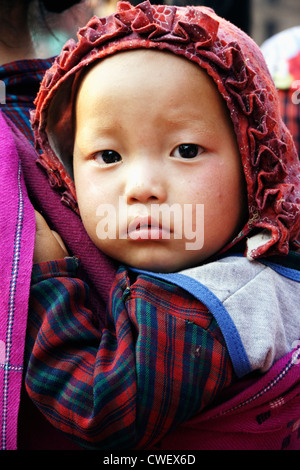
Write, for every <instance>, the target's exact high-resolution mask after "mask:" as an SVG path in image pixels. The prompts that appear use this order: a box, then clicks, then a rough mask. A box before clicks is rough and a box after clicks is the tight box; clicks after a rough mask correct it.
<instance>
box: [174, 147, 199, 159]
mask: <svg viewBox="0 0 300 470" xmlns="http://www.w3.org/2000/svg"><path fill="white" fill-rule="evenodd" d="M203 151H204V149H203V147H201V146H200V145H197V144H181V145H178V147H176V148H175V149H174V150H173V151H172V154H171V156H172V157H177V158H185V159H188V158H196V157H198V156H199V155H201V153H202V152H203Z"/></svg>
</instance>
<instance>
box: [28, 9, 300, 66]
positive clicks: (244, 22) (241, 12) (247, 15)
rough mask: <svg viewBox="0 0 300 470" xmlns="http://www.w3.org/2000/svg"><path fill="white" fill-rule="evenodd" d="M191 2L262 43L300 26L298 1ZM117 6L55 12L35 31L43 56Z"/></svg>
mask: <svg viewBox="0 0 300 470" xmlns="http://www.w3.org/2000/svg"><path fill="white" fill-rule="evenodd" d="M132 3H133V4H138V3H140V2H139V1H132ZM152 3H167V4H172V3H175V4H176V5H185V4H187V2H186V1H185V0H165V1H164V2H163V1H153V0H152ZM188 4H194V5H197V4H198V5H206V6H210V7H212V8H213V9H214V10H215V12H216V13H218V14H219V15H221V16H223V17H224V18H227V19H228V20H230V21H232V22H233V23H234V24H236V25H237V26H239V27H240V28H241V29H243V30H244V31H246V32H247V33H248V34H249V35H250V36H252V37H253V39H254V40H255V41H256V42H257V43H258V44H259V45H261V44H262V43H263V42H264V41H265V40H266V39H268V38H270V37H271V36H273V35H274V34H276V33H278V32H280V31H283V30H285V29H288V28H290V27H292V26H298V25H300V8H299V7H300V2H299V0H203V1H199V0H196V1H194V2H193V1H191V2H188ZM115 5H116V1H115V0H86V1H83V2H82V4H80V5H76V6H74V7H73V8H71V10H69V11H68V12H66V14H63V15H55V14H52V15H51V16H50V18H49V19H48V20H47V24H48V26H49V29H48V28H45V26H41V28H40V29H39V30H37V31H35V33H34V35H35V41H36V43H37V44H38V47H39V50H40V56H41V57H49V56H50V55H55V54H57V53H58V52H59V51H60V49H61V46H62V44H64V43H65V41H66V39H68V38H69V37H71V36H74V35H76V30H77V25H78V24H82V25H84V24H85V23H86V21H87V20H88V18H89V17H91V16H92V15H93V14H96V15H97V16H105V15H107V14H109V13H111V12H113V11H114V10H115ZM33 15H34V12H33ZM75 25H76V26H75Z"/></svg>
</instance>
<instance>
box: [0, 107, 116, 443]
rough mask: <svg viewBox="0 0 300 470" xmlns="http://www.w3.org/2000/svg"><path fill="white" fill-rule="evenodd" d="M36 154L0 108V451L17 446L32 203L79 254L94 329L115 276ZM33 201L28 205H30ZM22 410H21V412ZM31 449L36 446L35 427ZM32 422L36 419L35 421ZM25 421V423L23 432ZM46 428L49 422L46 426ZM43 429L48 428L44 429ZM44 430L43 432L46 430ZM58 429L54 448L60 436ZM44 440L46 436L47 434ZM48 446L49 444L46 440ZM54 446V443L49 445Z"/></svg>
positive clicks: (32, 233)
mask: <svg viewBox="0 0 300 470" xmlns="http://www.w3.org/2000/svg"><path fill="white" fill-rule="evenodd" d="M36 158H37V155H36V152H35V150H34V149H33V147H32V146H31V145H30V144H29V143H28V142H27V140H26V139H25V138H24V137H23V136H22V134H21V133H20V132H19V131H18V130H17V129H16V128H15V127H14V126H13V124H12V123H11V122H10V121H9V120H8V119H7V118H5V117H4V116H3V114H1V112H0V234H1V244H0V253H1V254H0V309H1V310H0V377H1V379H0V380H1V383H0V429H1V432H0V435H1V449H2V450H11V449H16V448H17V433H18V413H19V406H20V396H21V386H22V373H23V355H24V344H25V333H26V324H27V308H28V298H29V289H30V279H31V270H32V255H33V247H34V236H35V217H34V209H33V205H34V207H35V208H36V209H37V210H39V211H40V212H41V213H42V214H43V215H44V217H45V218H46V220H47V222H48V223H49V225H50V227H51V228H53V229H54V230H56V231H58V232H59V233H60V234H61V235H62V237H63V239H64V241H65V243H66V245H67V247H68V250H69V253H70V254H77V256H80V258H81V262H82V268H81V276H82V278H83V279H85V280H86V281H87V283H88V284H89V286H90V289H91V290H90V294H91V302H92V304H93V311H94V312H95V315H96V316H97V319H98V322H99V328H101V327H102V326H103V325H104V322H105V305H106V299H107V297H108V293H109V290H110V286H111V282H112V279H113V277H114V274H115V268H114V265H113V263H112V262H111V261H110V260H109V259H108V258H107V257H105V256H104V255H103V254H101V253H100V252H99V251H98V250H97V249H96V248H95V246H94V245H93V244H92V243H91V242H90V240H89V238H88V235H87V234H86V232H85V230H84V229H83V226H82V223H81V221H80V219H79V217H78V215H77V214H75V213H74V212H73V211H72V210H71V209H69V208H68V207H66V206H64V205H62V204H61V202H60V199H61V197H60V195H59V194H58V193H57V192H56V191H54V190H53V189H52V188H51V187H50V185H49V182H48V179H47V176H46V175H45V173H44V171H43V170H42V169H41V168H39V167H38V166H37V164H36ZM32 204H33V205H32ZM25 414H26V413H25ZM43 420H44V418H41V423H39V422H38V423H37V426H38V428H37V429H36V430H35V432H36V437H35V438H34V436H33V437H32V441H34V440H35V444H33V445H34V447H33V448H35V449H36V448H40V447H39V445H40V441H42V440H43V436H41V435H39V431H38V429H39V426H40V424H41V425H43ZM37 421H39V420H38V419H37ZM29 424H32V423H30V421H27V422H24V430H25V431H27V430H28V425H29ZM48 426H49V425H48ZM43 429H47V426H46V428H45V427H43ZM47 432H48V431H47ZM56 432H57V436H55V433H54V437H53V439H57V444H55V445H57V448H60V441H62V442H64V438H62V437H61V434H60V433H58V431H56ZM44 437H46V439H45V440H47V436H44ZM47 445H49V443H48V444H47ZM51 445H53V443H52V444H51ZM71 447H72V446H71Z"/></svg>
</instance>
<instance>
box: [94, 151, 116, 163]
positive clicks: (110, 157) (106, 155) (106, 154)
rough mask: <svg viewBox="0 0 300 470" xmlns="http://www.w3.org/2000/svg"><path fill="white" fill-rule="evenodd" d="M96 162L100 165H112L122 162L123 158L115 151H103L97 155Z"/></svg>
mask: <svg viewBox="0 0 300 470" xmlns="http://www.w3.org/2000/svg"><path fill="white" fill-rule="evenodd" d="M95 160H96V161H97V162H98V163H100V164H103V163H104V164H105V165H110V164H112V163H117V162H120V161H121V160H122V157H121V155H120V154H119V153H118V152H116V151H115V150H101V151H100V152H97V153H96V154H95Z"/></svg>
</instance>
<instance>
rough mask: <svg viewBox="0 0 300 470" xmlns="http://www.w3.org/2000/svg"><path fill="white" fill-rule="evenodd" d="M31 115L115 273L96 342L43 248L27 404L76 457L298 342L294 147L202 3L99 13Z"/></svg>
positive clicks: (46, 161)
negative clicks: (74, 447)
mask: <svg viewBox="0 0 300 470" xmlns="http://www.w3.org/2000/svg"><path fill="white" fill-rule="evenodd" d="M36 105H37V109H36V113H35V116H34V117H33V130H34V132H35V136H36V141H37V145H39V146H40V148H41V150H42V151H43V155H42V156H41V160H42V162H43V165H44V166H45V167H46V168H48V170H49V173H50V174H51V175H52V182H53V181H54V180H53V175H55V181H54V184H56V185H57V187H58V190H60V191H62V192H63V194H64V201H65V200H66V198H67V200H68V204H69V205H72V207H73V208H74V210H75V211H77V212H78V214H79V215H80V217H81V219H82V222H83V224H84V227H85V229H86V231H87V233H88V234H89V236H90V238H91V239H92V241H93V242H94V244H95V245H96V246H97V247H98V248H99V249H100V250H101V251H103V252H104V253H105V254H107V255H108V256H110V257H112V258H114V259H116V260H118V262H119V263H120V265H121V266H120V269H119V270H118V273H117V275H116V279H115V282H114V285H113V286H112V290H111V295H110V299H109V302H108V319H107V326H106V328H105V329H104V330H103V331H99V329H98V328H97V319H96V318H95V317H94V315H93V313H92V312H91V309H90V307H89V298H88V297H89V294H88V286H87V285H86V284H85V283H84V282H83V281H82V280H80V279H78V278H77V277H76V269H77V265H78V262H80V260H77V259H76V253H74V254H73V253H72V254H70V255H75V257H71V256H70V257H68V256H67V257H66V258H64V256H65V254H66V253H65V249H64V247H63V246H62V247H61V245H60V244H58V243H57V242H56V240H57V238H55V239H54V238H53V236H52V235H51V232H50V236H49V240H48V238H46V239H45V240H46V242H45V243H46V246H50V245H48V243H51V244H52V246H54V249H53V250H52V248H51V249H50V248H48V249H47V251H45V249H44V245H43V242H42V241H41V239H40V238H39V239H38V238H37V241H36V250H35V261H36V264H35V265H34V269H33V276H32V288H31V301H30V308H29V326H28V341H27V343H28V356H27V361H28V369H27V374H26V387H27V392H28V394H29V395H30V397H31V399H32V400H33V401H34V402H35V403H36V405H37V406H38V407H39V409H40V410H41V411H42V412H43V413H44V414H45V415H46V417H47V418H48V419H49V420H50V421H51V422H52V424H53V425H54V426H56V427H57V428H59V429H61V430H62V431H63V432H65V433H67V434H68V435H69V436H72V438H73V439H75V441H76V442H77V443H79V444H80V445H83V446H85V447H87V448H96V449H108V448H109V449H113V448H116V449H125V448H127V449H133V448H150V447H153V446H154V445H155V444H156V443H157V442H158V441H160V440H161V439H163V438H164V437H165V436H166V435H167V434H169V435H171V436H172V431H173V430H176V429H177V428H178V429H180V425H182V423H185V422H186V421H187V420H189V419H190V418H192V417H193V416H195V415H197V414H199V413H200V412H201V411H202V410H204V409H206V408H207V407H208V406H209V405H210V406H212V405H213V403H214V400H215V399H216V397H219V396H220V394H221V393H222V391H223V390H224V389H225V388H226V389H227V393H229V392H228V390H230V388H229V387H230V386H234V385H236V384H237V383H238V382H239V381H240V380H241V379H242V378H243V377H251V376H250V375H249V374H251V373H253V372H254V371H256V372H257V373H259V374H264V373H266V372H267V371H268V370H269V369H270V368H271V367H272V366H273V364H274V363H275V362H276V361H277V360H279V359H280V358H282V357H284V356H285V355H286V354H288V353H290V351H292V350H293V348H295V347H296V345H297V344H298V343H297V341H298V340H299V338H300V318H299V313H298V311H297V310H298V304H299V274H298V271H297V270H295V269H293V268H292V267H291V263H292V260H294V259H295V258H296V259H297V255H296V254H293V253H292V249H293V248H297V236H298V233H299V222H300V218H299V215H300V212H299V176H298V175H299V163H298V158H297V154H296V151H295V147H294V144H293V142H292V139H291V136H290V134H289V133H288V131H287V130H286V128H285V126H284V125H283V123H282V122H281V120H280V118H279V111H278V103H277V99H276V95H275V90H274V86H273V83H272V81H271V79H270V77H269V74H268V71H267V69H266V67H265V64H264V61H263V59H262V56H261V54H260V52H259V50H258V48H257V47H256V46H255V45H254V43H253V42H252V41H251V40H250V38H248V37H247V36H246V35H245V34H244V33H242V32H241V31H240V30H238V29H237V28H235V27H234V26H233V25H231V24H230V23H228V22H226V21H225V20H223V19H221V18H219V17H217V16H216V15H215V14H214V13H213V12H212V10H210V9H207V8H192V7H187V8H177V7H173V6H172V7H169V6H151V5H150V3H149V2H144V3H142V4H140V5H139V6H137V7H132V6H131V5H130V4H129V3H126V2H124V3H120V4H119V6H118V11H117V13H116V14H114V15H111V16H109V17H107V18H105V19H99V18H93V19H92V20H91V21H90V22H89V23H88V25H87V26H86V28H83V29H82V30H81V31H80V32H79V34H78V43H77V44H76V43H74V42H72V41H70V42H69V43H67V45H66V46H65V48H64V49H63V51H62V53H61V55H60V57H59V58H58V60H57V61H56V62H55V64H54V65H53V67H52V69H50V71H49V72H48V74H47V75H46V76H45V78H44V81H43V83H42V86H41V89H40V93H39V95H38V98H37V101H36ZM42 223H43V221H42V222H41V224H42ZM40 227H42V226H41V225H40V222H39V220H38V228H39V229H40ZM46 229H47V227H46ZM41 231H42V233H43V230H42V229H41V230H40V233H41ZM38 233H39V232H38ZM56 237H57V235H56ZM59 258H64V259H59ZM296 343H297V344H296ZM194 432H195V433H197V430H195V431H194ZM170 433H171V434H170ZM187 445H188V444H184V442H183V441H182V449H184V448H188V447H185V446H187ZM266 445H267V444H266Z"/></svg>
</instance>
